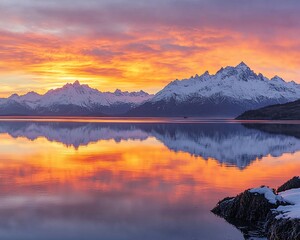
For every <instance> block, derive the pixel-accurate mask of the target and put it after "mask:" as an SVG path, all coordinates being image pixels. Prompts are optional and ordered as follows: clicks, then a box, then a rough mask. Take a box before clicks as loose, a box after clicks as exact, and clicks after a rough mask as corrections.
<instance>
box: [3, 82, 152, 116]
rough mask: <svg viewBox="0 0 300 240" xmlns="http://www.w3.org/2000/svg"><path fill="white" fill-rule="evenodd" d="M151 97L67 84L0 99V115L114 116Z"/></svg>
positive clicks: (143, 93) (140, 93) (142, 93)
mask: <svg viewBox="0 0 300 240" xmlns="http://www.w3.org/2000/svg"><path fill="white" fill-rule="evenodd" d="M151 97H152V95H149V94H148V93H146V92H144V91H140V92H122V91H120V90H116V91H115V92H113V93H111V92H100V91H98V90H97V89H93V88H90V87H89V86H88V85H85V84H80V83H79V82H78V81H76V82H74V83H73V84H70V83H68V84H66V85H64V86H63V87H62V88H57V89H54V90H49V91H48V92H47V93H45V94H44V95H40V94H37V93H35V92H29V93H27V94H25V95H22V96H19V95H17V94H13V95H12V96H10V97H9V98H6V99H0V114H1V115H10V114H11V115H98V116H99V115H100V116H102V115H115V114H123V113H125V112H127V111H128V110H130V109H131V108H133V107H135V106H137V105H138V104H141V103H143V102H144V101H146V100H148V99H150V98H151Z"/></svg>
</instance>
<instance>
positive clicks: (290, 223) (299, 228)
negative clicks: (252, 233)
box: [265, 214, 300, 240]
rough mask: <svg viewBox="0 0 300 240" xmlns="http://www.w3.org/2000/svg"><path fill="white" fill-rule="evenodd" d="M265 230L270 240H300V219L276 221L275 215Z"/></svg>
mask: <svg viewBox="0 0 300 240" xmlns="http://www.w3.org/2000/svg"><path fill="white" fill-rule="evenodd" d="M265 228H266V235H267V237H268V239H272V240H282V239H284V240H300V219H276V218H275V216H274V214H273V217H270V218H269V220H268V221H267V223H266V227H265Z"/></svg>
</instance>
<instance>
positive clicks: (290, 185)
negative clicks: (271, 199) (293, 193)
mask: <svg viewBox="0 0 300 240" xmlns="http://www.w3.org/2000/svg"><path fill="white" fill-rule="evenodd" d="M294 188H300V178H299V177H293V178H292V179H291V180H289V181H287V182H286V183H284V184H283V185H282V186H280V187H279V188H278V189H277V192H283V191H287V190H290V189H294Z"/></svg>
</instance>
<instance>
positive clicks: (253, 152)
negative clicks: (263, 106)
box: [0, 122, 300, 169]
mask: <svg viewBox="0 0 300 240" xmlns="http://www.w3.org/2000/svg"><path fill="white" fill-rule="evenodd" d="M297 129H300V128H299V126H298V125H287V124H282V125H280V124H275V125H273V124H244V125H241V124H222V123H214V124H210V123H206V124H176V123H175V124H174V123H172V124H167V123H159V124H142V123H140V124H130V123H123V124H120V123H117V124H116V123H114V124H112V123H74V122H68V123H65V122H53V123H49V122H0V133H8V134H9V135H11V136H12V137H14V138H17V137H26V138H28V139H30V140H35V139H37V138H39V137H44V138H46V139H47V140H49V141H55V142H60V143H63V144H64V145H66V146H72V147H74V148H76V149H78V148H79V147H81V146H86V145H89V144H90V143H95V142H98V141H101V140H114V141H116V142H120V141H122V140H140V141H144V140H146V139H148V138H150V137H154V138H156V139H157V140H159V141H160V142H162V143H163V144H164V145H165V146H167V147H168V148H169V149H170V150H172V151H175V152H179V151H182V152H187V153H189V154H191V155H193V156H201V157H202V158H204V159H209V158H213V159H215V160H217V161H218V162H220V163H224V164H227V165H232V166H236V167H238V168H241V169H243V168H245V167H247V166H248V165H249V164H251V162H253V161H255V160H257V159H261V158H262V157H265V156H268V155H269V154H270V155H271V156H277V157H278V156H281V155H282V154H284V153H293V152H296V151H299V150H300V140H299V139H298V137H299V136H300V134H299V132H300V131H298V135H297ZM286 133H287V134H286ZM295 134H296V135H295Z"/></svg>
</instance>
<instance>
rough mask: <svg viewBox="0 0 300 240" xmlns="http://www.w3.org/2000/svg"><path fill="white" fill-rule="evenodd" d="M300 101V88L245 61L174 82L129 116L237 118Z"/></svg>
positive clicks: (132, 111)
mask: <svg viewBox="0 0 300 240" xmlns="http://www.w3.org/2000/svg"><path fill="white" fill-rule="evenodd" d="M299 98H300V85H299V84H297V83H295V82H293V81H291V82H286V81H284V80H283V79H282V78H280V77H278V76H277V75H275V76H274V77H273V78H271V79H268V78H267V77H265V76H264V75H262V74H261V73H259V74H256V73H255V72H254V71H253V70H251V69H250V68H249V67H248V66H247V65H246V64H245V63H244V62H241V63H240V64H238V65H237V66H236V67H231V66H228V67H225V68H221V69H220V70H219V71H217V72H216V74H212V75H211V74H210V73H209V72H207V71H206V72H205V73H204V74H202V75H200V76H199V75H196V76H194V77H191V78H189V79H183V80H181V81H179V80H175V81H172V82H170V83H169V84H168V85H167V86H166V87H165V88H163V89H162V90H161V91H159V92H158V93H157V94H155V96H154V97H153V98H151V99H149V100H147V101H146V102H144V103H143V104H141V105H140V106H137V107H136V108H134V109H132V110H130V112H129V113H128V115H129V116H138V115H144V114H146V115H147V116H166V115H167V116H174V117H175V116H176V117H182V116H202V117H211V116H214V117H236V116H238V115H239V114H241V113H243V112H244V111H247V110H250V109H256V108H260V107H264V106H268V105H272V104H280V103H286V102H290V101H295V100H297V99H299Z"/></svg>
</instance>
